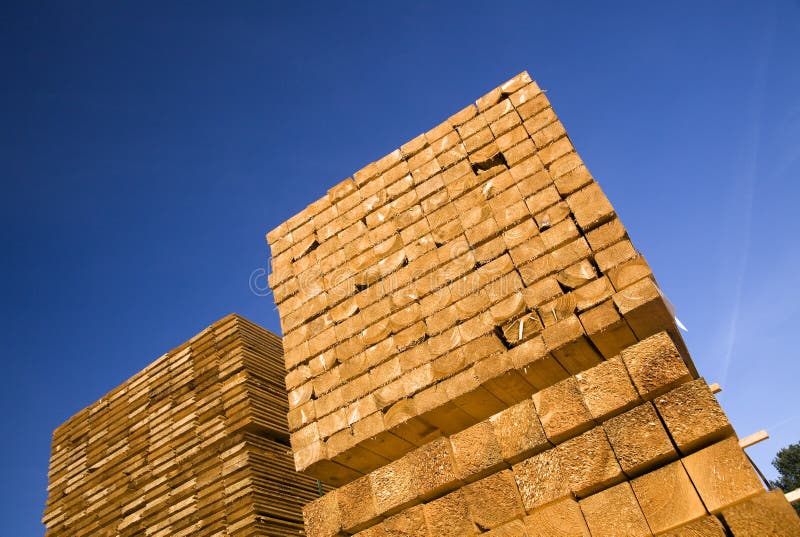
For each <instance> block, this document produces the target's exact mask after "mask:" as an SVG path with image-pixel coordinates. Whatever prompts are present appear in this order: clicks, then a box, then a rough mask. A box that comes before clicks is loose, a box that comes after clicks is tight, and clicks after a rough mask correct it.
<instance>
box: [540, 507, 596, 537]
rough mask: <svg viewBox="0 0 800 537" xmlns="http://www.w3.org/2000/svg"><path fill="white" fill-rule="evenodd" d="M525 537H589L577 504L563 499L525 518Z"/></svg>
mask: <svg viewBox="0 0 800 537" xmlns="http://www.w3.org/2000/svg"><path fill="white" fill-rule="evenodd" d="M525 529H526V530H527V537H561V536H566V535H570V536H574V537H591V536H590V534H589V528H588V527H586V520H584V518H583V513H582V512H581V509H580V506H579V505H578V502H576V501H575V500H573V499H572V498H565V499H563V500H559V501H556V502H553V503H551V504H549V505H546V506H544V507H540V508H538V509H534V510H533V511H532V512H531V514H529V515H528V516H527V517H525Z"/></svg>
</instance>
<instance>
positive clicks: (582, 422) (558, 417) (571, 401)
mask: <svg viewBox="0 0 800 537" xmlns="http://www.w3.org/2000/svg"><path fill="white" fill-rule="evenodd" d="M533 403H534V405H535V407H536V414H537V415H538V417H539V421H540V422H541V424H542V427H543V428H544V431H545V433H546V435H547V439H548V440H549V441H550V442H552V443H553V444H557V443H559V442H562V441H564V440H566V439H567V438H571V437H573V436H576V435H578V434H580V433H582V432H584V431H587V430H589V429H591V428H592V427H593V426H594V425H595V423H594V421H593V420H592V415H591V414H590V413H589V409H587V408H586V405H585V404H584V402H583V398H582V397H581V393H580V391H579V390H578V383H577V381H576V380H575V378H574V377H569V378H567V379H565V380H562V381H561V382H559V383H557V384H554V385H553V386H550V387H549V388H545V389H544V390H541V391H539V392H537V393H535V394H534V395H533Z"/></svg>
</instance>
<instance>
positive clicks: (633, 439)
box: [603, 402, 678, 478]
mask: <svg viewBox="0 0 800 537" xmlns="http://www.w3.org/2000/svg"><path fill="white" fill-rule="evenodd" d="M603 429H604V430H605V432H606V434H607V435H608V438H609V440H610V441H611V446H612V448H613V449H614V453H615V454H616V456H617V460H618V461H619V464H620V466H621V467H622V471H623V472H625V475H627V476H628V477H629V478H632V477H635V476H637V475H640V474H642V473H644V472H647V471H649V470H651V469H653V468H655V467H657V466H661V465H663V464H664V463H666V462H668V461H670V460H674V459H676V458H677V457H678V453H677V452H676V451H675V448H674V447H672V442H671V441H670V438H669V436H668V435H667V431H666V430H665V429H664V426H663V425H662V424H661V420H659V418H658V414H656V411H655V408H653V405H652V403H650V402H647V403H644V404H642V405H639V406H637V407H635V408H633V409H632V410H629V411H627V412H625V413H624V414H620V415H619V416H616V417H613V418H611V419H609V420H608V421H606V422H605V423H603Z"/></svg>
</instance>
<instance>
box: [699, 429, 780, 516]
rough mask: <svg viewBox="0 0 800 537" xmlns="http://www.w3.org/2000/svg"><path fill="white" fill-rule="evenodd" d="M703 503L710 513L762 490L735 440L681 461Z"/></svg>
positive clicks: (705, 449) (714, 446)
mask: <svg viewBox="0 0 800 537" xmlns="http://www.w3.org/2000/svg"><path fill="white" fill-rule="evenodd" d="M683 465H684V467H685V468H686V471H687V472H688V473H689V477H690V478H691V480H692V483H694V486H695V488H696V489H697V492H698V493H700V498H701V499H702V500H703V503H704V504H705V506H706V509H708V510H709V511H710V512H712V513H719V512H720V511H721V510H722V509H725V508H727V507H730V506H731V505H735V504H737V503H740V502H742V501H745V500H747V499H748V498H751V497H753V496H755V495H757V494H759V493H761V492H763V491H764V487H763V486H762V485H761V481H759V479H758V476H757V475H756V473H755V471H754V470H753V467H752V465H751V464H750V461H749V460H747V456H746V455H745V454H744V451H742V448H740V447H739V443H738V442H737V441H736V439H735V438H727V439H725V440H722V441H721V442H717V443H716V444H713V445H711V446H709V447H707V448H704V449H701V450H700V451H697V452H696V453H693V454H691V455H689V456H688V457H686V458H684V459H683Z"/></svg>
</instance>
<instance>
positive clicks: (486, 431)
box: [450, 420, 504, 481]
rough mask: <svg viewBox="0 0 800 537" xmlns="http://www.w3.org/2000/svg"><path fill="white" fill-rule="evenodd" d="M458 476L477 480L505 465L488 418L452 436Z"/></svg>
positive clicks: (451, 442) (451, 441)
mask: <svg viewBox="0 0 800 537" xmlns="http://www.w3.org/2000/svg"><path fill="white" fill-rule="evenodd" d="M450 445H451V448H452V453H453V458H454V461H455V469H456V476H457V477H458V478H459V479H461V480H470V481H472V480H476V479H480V478H481V477H483V476H485V475H489V474H491V473H494V472H495V471H497V470H498V469H499V468H501V467H502V466H503V465H504V462H503V454H502V452H501V450H500V444H499V442H498V441H497V438H495V436H494V431H493V429H492V425H491V423H490V422H489V421H488V420H484V421H481V422H479V423H477V424H475V425H473V426H472V427H469V428H467V429H465V430H464V431H462V432H460V433H456V434H454V435H452V436H451V437H450Z"/></svg>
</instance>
